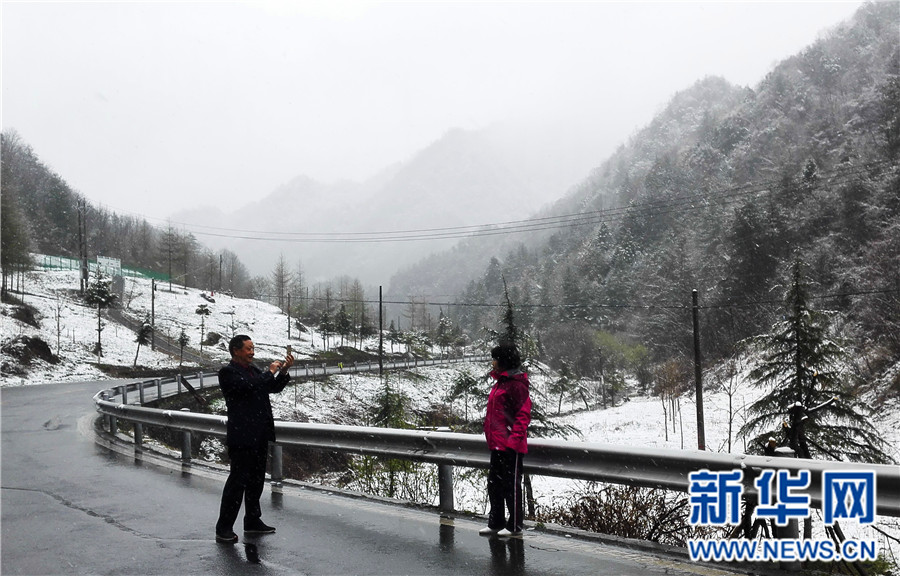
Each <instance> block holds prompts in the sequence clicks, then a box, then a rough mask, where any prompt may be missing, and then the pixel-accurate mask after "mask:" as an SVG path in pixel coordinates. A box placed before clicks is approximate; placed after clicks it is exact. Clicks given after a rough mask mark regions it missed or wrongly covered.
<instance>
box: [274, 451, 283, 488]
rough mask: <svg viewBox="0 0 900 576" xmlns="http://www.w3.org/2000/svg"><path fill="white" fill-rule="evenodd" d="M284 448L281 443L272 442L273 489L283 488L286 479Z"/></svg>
mask: <svg viewBox="0 0 900 576" xmlns="http://www.w3.org/2000/svg"><path fill="white" fill-rule="evenodd" d="M283 455H284V450H283V448H282V446H281V445H280V444H274V443H273V444H272V491H273V492H277V491H279V490H280V489H281V485H282V483H283V481H284V457H283Z"/></svg>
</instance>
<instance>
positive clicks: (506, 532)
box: [497, 528, 522, 538]
mask: <svg viewBox="0 0 900 576" xmlns="http://www.w3.org/2000/svg"><path fill="white" fill-rule="evenodd" d="M497 536H499V537H500V538H522V531H521V530H516V531H515V532H510V531H509V530H507V529H506V528H504V529H503V530H500V531H499V532H497Z"/></svg>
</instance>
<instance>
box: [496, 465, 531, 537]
mask: <svg viewBox="0 0 900 576" xmlns="http://www.w3.org/2000/svg"><path fill="white" fill-rule="evenodd" d="M487 488H488V501H489V502H490V511H489V512H488V527H490V528H493V529H494V530H500V529H501V528H506V529H507V530H509V531H510V532H518V531H521V530H522V529H523V528H524V526H525V523H524V519H525V514H524V508H523V506H522V454H519V453H518V452H515V451H513V450H492V451H491V466H490V468H489V469H488V485H487ZM507 510H509V517H507V516H506V511H507Z"/></svg>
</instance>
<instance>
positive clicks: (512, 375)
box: [484, 371, 531, 454]
mask: <svg viewBox="0 0 900 576" xmlns="http://www.w3.org/2000/svg"><path fill="white" fill-rule="evenodd" d="M491 377H492V378H494V380H496V382H495V383H494V387H493V388H491V393H490V394H489V395H488V403H487V412H486V413H485V415H484V437H485V438H486V439H487V443H488V448H489V449H491V450H515V451H516V452H519V453H520V454H525V453H527V452H528V424H530V423H531V398H530V397H529V394H528V375H527V374H526V373H524V372H518V371H516V372H512V371H510V372H491Z"/></svg>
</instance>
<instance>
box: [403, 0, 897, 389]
mask: <svg viewBox="0 0 900 576" xmlns="http://www.w3.org/2000/svg"><path fill="white" fill-rule="evenodd" d="M898 29H900V10H898V6H897V4H896V3H891V2H876V3H869V4H865V5H864V6H862V7H861V8H860V9H859V11H858V12H857V13H856V14H855V15H854V17H853V18H852V19H851V20H849V21H847V22H845V23H843V24H842V25H839V26H837V27H835V28H833V29H832V30H829V31H828V32H827V33H825V34H823V35H822V36H821V37H820V39H819V40H817V41H816V42H815V43H814V44H812V45H811V46H809V47H808V48H806V49H804V50H803V51H801V52H800V53H799V54H796V55H794V56H791V57H789V58H787V59H785V60H784V61H782V62H780V63H779V64H778V65H777V66H775V67H774V69H773V70H772V71H771V72H770V73H769V74H768V75H767V76H766V77H765V78H764V79H763V80H762V81H761V82H760V83H759V84H758V85H757V86H754V87H752V88H743V87H735V86H731V85H729V84H728V83H727V82H725V81H724V80H722V79H719V78H706V79H704V80H701V81H699V82H697V83H696V84H695V85H694V86H691V87H689V88H687V89H686V90H684V91H682V92H680V93H678V94H676V95H675V96H674V97H673V98H672V100H671V101H670V102H669V104H668V105H667V106H666V107H665V108H664V109H663V110H662V111H661V112H660V113H659V114H658V115H657V116H656V117H655V118H654V119H653V121H652V122H650V123H649V124H648V125H647V126H646V127H645V128H643V129H642V130H640V131H638V132H637V133H636V134H635V135H634V136H633V137H632V138H631V139H630V141H629V142H628V143H627V144H626V145H624V146H622V147H621V148H620V149H619V150H617V151H616V152H615V153H614V154H612V155H611V156H610V157H609V158H607V159H606V160H605V161H604V162H602V163H599V164H598V166H597V168H596V169H595V170H593V171H592V172H591V173H590V175H589V176H588V177H587V178H586V179H584V180H583V181H582V182H580V183H579V184H577V185H576V186H574V187H572V188H571V190H570V191H569V193H568V194H566V196H565V197H564V198H562V199H561V200H559V201H558V202H556V203H555V204H554V205H553V206H551V207H550V208H548V209H547V210H544V211H542V212H541V213H540V214H539V217H536V218H534V219H533V220H531V223H532V225H531V227H530V230H529V231H528V232H525V233H523V232H522V231H521V229H520V230H519V232H518V233H517V234H516V235H503V236H492V237H481V238H472V239H470V240H468V241H466V242H463V243H461V244H460V245H458V246H456V247H455V248H454V249H453V250H451V251H448V252H445V253H442V254H439V255H433V256H431V257H429V258H427V259H425V260H423V261H421V262H419V263H416V264H415V265H413V266H410V267H408V268H407V269H405V270H404V271H402V272H401V273H399V274H397V275H396V276H395V277H394V278H392V280H391V287H390V293H392V294H395V295H403V294H416V293H419V294H456V295H457V296H456V297H455V298H454V297H450V298H444V299H443V300H444V301H449V300H458V301H459V302H461V303H469V304H473V303H474V304H476V305H478V304H481V303H491V302H493V303H499V302H502V301H504V300H503V289H504V288H503V286H504V284H503V282H500V281H499V279H501V278H502V279H505V280H506V285H507V286H508V288H509V290H510V294H511V295H514V296H515V300H516V302H515V304H517V305H521V304H522V303H533V304H536V306H535V307H534V308H521V309H520V312H521V314H522V315H523V317H524V318H523V320H525V321H527V322H529V323H531V325H530V326H529V328H530V329H531V331H532V332H533V333H534V334H537V335H538V337H539V338H540V339H541V341H542V342H544V344H545V345H549V344H551V343H552V344H553V345H554V346H557V347H558V348H559V353H560V354H561V355H563V356H565V357H566V358H567V360H566V361H567V362H568V363H569V365H570V366H583V367H584V368H585V370H589V369H590V367H591V366H593V367H594V369H596V363H597V356H598V355H597V351H596V347H595V346H592V345H589V344H588V345H581V344H580V343H579V342H581V341H582V340H584V338H588V339H590V337H591V336H590V335H591V334H592V333H593V334H596V333H599V332H610V333H613V334H615V335H617V337H618V338H620V339H624V340H628V341H633V342H640V343H642V344H643V345H645V346H647V347H648V348H649V349H650V351H651V354H652V357H653V359H654V360H656V361H663V360H666V359H668V358H690V357H691V350H692V346H693V342H692V328H691V319H690V315H689V314H688V313H687V310H689V309H690V306H691V292H692V290H694V289H697V290H698V292H699V301H700V302H701V303H702V306H703V308H704V312H703V321H702V323H701V329H702V338H701V341H702V342H703V346H704V348H705V349H706V350H705V353H707V354H709V355H711V356H712V357H713V358H720V357H722V356H725V355H728V354H730V353H731V351H733V350H734V346H735V345H736V343H737V342H739V341H740V340H742V339H743V338H745V337H747V336H750V335H753V334H758V333H760V332H762V331H765V330H766V329H767V328H768V327H769V326H771V324H772V322H773V320H774V319H775V318H777V317H778V315H779V308H778V306H779V303H780V294H781V292H782V287H783V286H784V284H785V280H786V278H787V272H788V270H789V269H790V267H791V265H792V263H793V262H794V261H795V260H798V259H799V260H801V261H802V262H803V263H804V264H805V266H806V269H807V271H808V274H809V276H810V277H811V280H812V281H813V282H814V286H815V288H816V298H817V302H819V303H820V305H821V306H823V307H827V308H828V309H831V310H834V311H835V312H836V313H837V314H838V315H839V318H840V322H839V324H840V327H841V330H842V335H843V336H845V337H847V338H848V339H849V341H850V342H853V343H854V344H855V345H857V346H858V347H859V351H860V354H861V355H864V356H866V357H867V358H869V359H871V362H870V363H869V365H868V367H867V368H865V369H864V370H872V371H874V372H876V373H877V372H879V371H882V370H891V368H889V367H891V366H894V365H895V363H896V361H897V359H898V358H900V337H898V334H900V323H898V322H900V321H898V318H900V293H898V291H897V286H898V285H900V284H898V280H900V279H898V276H897V270H900V233H898V231H900V201H898V198H900V163H898V157H900V39H898V34H897V30H898ZM476 262H480V266H479V265H478V264H476ZM462 270H464V271H465V275H463V274H462V273H460V271H462ZM538 303H539V305H537V304H538ZM445 312H446V310H445ZM450 312H451V314H452V315H453V316H454V318H455V320H457V321H458V322H461V323H462V324H463V325H464V327H465V328H467V329H468V330H470V331H479V330H480V329H481V327H482V326H491V325H496V323H497V321H496V316H497V314H498V312H497V310H496V309H493V308H490V307H482V308H474V307H472V306H457V307H452V308H451V310H450ZM558 360H559V358H558ZM889 381H892V382H893V384H892V386H894V387H896V389H897V390H900V379H898V378H896V376H895V377H894V378H893V379H890V378H889Z"/></svg>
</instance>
